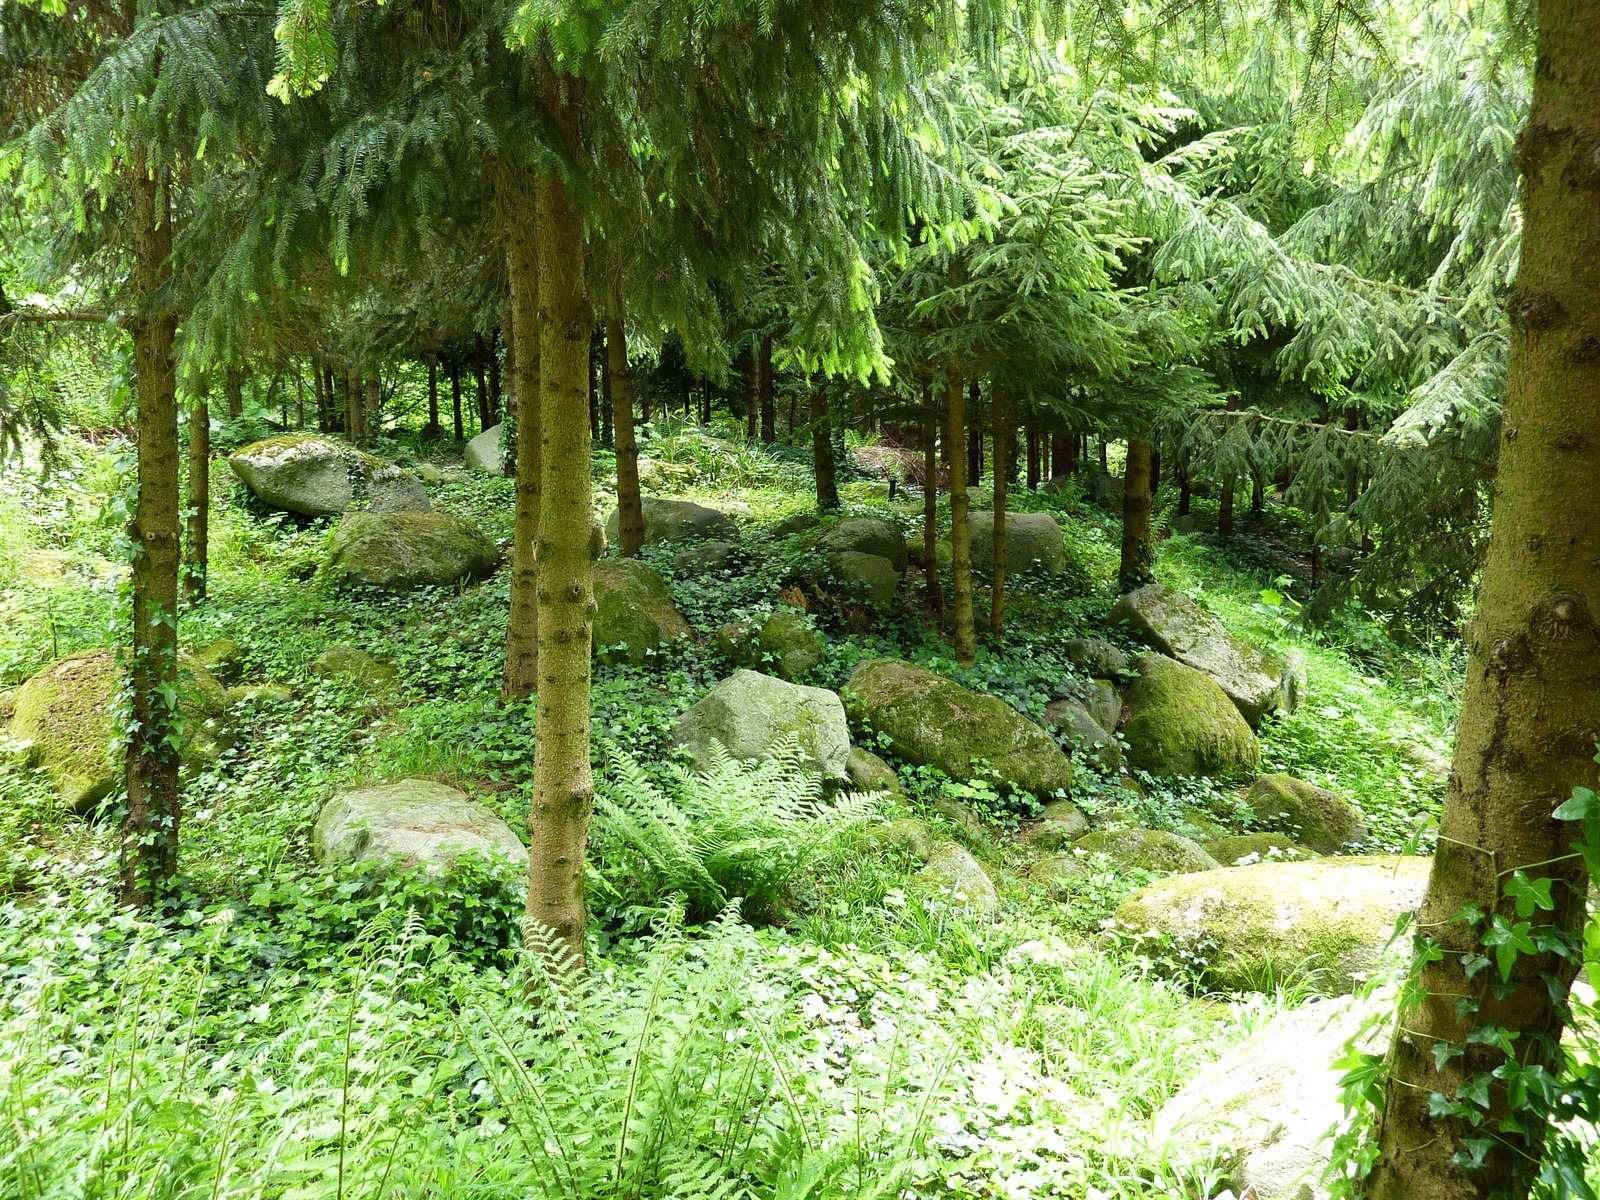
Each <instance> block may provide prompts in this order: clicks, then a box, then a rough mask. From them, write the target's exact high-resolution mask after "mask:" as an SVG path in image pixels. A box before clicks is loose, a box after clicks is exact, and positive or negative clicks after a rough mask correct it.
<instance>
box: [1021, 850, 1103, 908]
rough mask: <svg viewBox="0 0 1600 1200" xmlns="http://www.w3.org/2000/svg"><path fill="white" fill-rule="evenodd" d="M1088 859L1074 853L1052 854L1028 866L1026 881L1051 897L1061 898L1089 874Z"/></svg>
mask: <svg viewBox="0 0 1600 1200" xmlns="http://www.w3.org/2000/svg"><path fill="white" fill-rule="evenodd" d="M1090 873H1091V872H1090V868H1089V860H1088V859H1087V858H1083V857H1080V856H1079V855H1076V854H1052V855H1049V856H1048V857H1045V858H1041V859H1039V860H1038V861H1036V862H1035V863H1033V865H1032V866H1030V867H1029V868H1028V875H1027V878H1028V882H1029V883H1031V884H1032V885H1033V886H1034V887H1037V888H1041V889H1043V890H1044V892H1045V894H1046V895H1048V896H1050V897H1051V898H1052V899H1063V898H1065V897H1066V896H1067V895H1068V894H1069V893H1071V891H1072V890H1073V886H1074V885H1075V884H1078V883H1080V882H1082V881H1083V880H1085V879H1088V878H1089V876H1090Z"/></svg>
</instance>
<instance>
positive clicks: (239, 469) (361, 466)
mask: <svg viewBox="0 0 1600 1200" xmlns="http://www.w3.org/2000/svg"><path fill="white" fill-rule="evenodd" d="M228 465H229V467H231V468H232V469H233V473H234V474H235V475H237V476H238V477H239V480H240V481H241V482H242V483H243V484H244V485H245V486H246V487H248V488H249V489H250V490H251V491H252V492H254V493H255V494H256V496H257V497H258V498H260V500H261V501H262V502H263V503H264V504H268V505H271V506H272V507H273V508H281V509H284V510H285V511H288V512H294V513H300V514H301V515H302V516H307V517H331V516H333V515H334V514H336V513H342V512H344V511H345V510H346V509H347V508H349V507H351V506H352V505H359V506H360V507H363V508H366V509H368V510H370V511H372V512H427V511H428V492H427V489H426V488H424V487H423V486H422V480H420V479H418V478H417V477H416V476H414V475H411V474H408V473H407V472H405V471H403V470H401V469H400V468H399V467H397V466H395V465H394V464H393V463H391V462H386V461H385V460H384V459H381V458H379V457H377V456H376V455H373V454H368V453H366V452H365V451H362V450H356V449H354V448H353V447H350V446H346V445H344V444H342V443H340V442H336V441H334V440H332V439H331V438H325V437H316V436H314V435H312V434H305V433H290V434H284V435H283V436H282V437H275V438H267V439H265V440H263V441H259V442H252V443H250V445H248V446H245V447H244V448H243V449H240V450H236V451H234V452H233V453H232V454H230V455H229V456H228Z"/></svg>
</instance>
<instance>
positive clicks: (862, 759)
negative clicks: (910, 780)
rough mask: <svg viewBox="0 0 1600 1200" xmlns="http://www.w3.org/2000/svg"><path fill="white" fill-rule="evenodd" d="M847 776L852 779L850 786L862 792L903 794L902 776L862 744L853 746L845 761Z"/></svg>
mask: <svg viewBox="0 0 1600 1200" xmlns="http://www.w3.org/2000/svg"><path fill="white" fill-rule="evenodd" d="M844 773H845V777H846V778H847V779H849V780H850V786H851V787H853V788H855V789H856V790H857V791H860V792H884V793H887V794H889V795H891V796H900V795H903V794H904V793H903V791H902V790H901V787H900V776H899V775H897V774H895V770H894V768H893V767H891V766H890V765H889V764H888V763H886V762H884V761H883V759H881V758H879V757H878V756H877V755H876V754H874V753H873V752H872V751H871V750H863V749H862V748H861V747H860V746H851V747H850V754H849V756H848V757H847V758H846V759H845V761H844Z"/></svg>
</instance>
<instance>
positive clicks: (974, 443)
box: [967, 379, 983, 487]
mask: <svg viewBox="0 0 1600 1200" xmlns="http://www.w3.org/2000/svg"><path fill="white" fill-rule="evenodd" d="M978 403H979V401H978V381H977V380H976V379H974V380H973V381H972V382H971V383H970V384H968V385H967V421H968V427H967V486H968V487H971V486H972V485H973V484H976V483H979V482H981V481H982V479H983V432H982V428H981V426H979V424H978V411H979V409H978Z"/></svg>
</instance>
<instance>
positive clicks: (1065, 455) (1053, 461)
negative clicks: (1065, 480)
mask: <svg viewBox="0 0 1600 1200" xmlns="http://www.w3.org/2000/svg"><path fill="white" fill-rule="evenodd" d="M1071 442H1072V438H1071V436H1070V435H1068V434H1065V433H1053V434H1051V435H1050V478H1052V479H1055V478H1058V477H1059V476H1062V475H1068V474H1070V473H1071V472H1072V467H1071V465H1070V463H1071V458H1072V456H1071V454H1070V453H1069V452H1068V449H1067V447H1068V446H1069V445H1070V444H1071Z"/></svg>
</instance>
